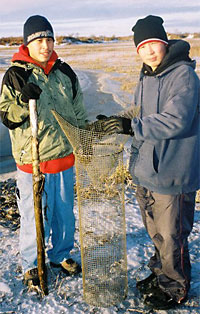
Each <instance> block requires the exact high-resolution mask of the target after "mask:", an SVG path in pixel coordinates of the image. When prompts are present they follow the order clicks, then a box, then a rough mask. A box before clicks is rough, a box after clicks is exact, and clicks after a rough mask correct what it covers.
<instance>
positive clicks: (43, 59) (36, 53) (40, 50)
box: [27, 38, 54, 67]
mask: <svg viewBox="0 0 200 314" xmlns="http://www.w3.org/2000/svg"><path fill="white" fill-rule="evenodd" d="M27 47H28V50H29V55H30V56H31V58H32V59H33V60H35V61H36V62H37V63H39V64H41V65H42V66H43V67H46V65H47V62H48V61H49V59H50V58H51V55H52V53H53V48H54V41H53V39H52V38H37V39H35V40H33V41H31V42H30V43H29V44H28V45H27Z"/></svg>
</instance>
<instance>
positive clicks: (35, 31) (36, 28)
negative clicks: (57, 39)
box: [24, 15, 54, 45]
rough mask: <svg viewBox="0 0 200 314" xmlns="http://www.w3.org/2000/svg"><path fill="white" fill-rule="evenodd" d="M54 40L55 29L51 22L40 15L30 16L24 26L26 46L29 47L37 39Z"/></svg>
mask: <svg viewBox="0 0 200 314" xmlns="http://www.w3.org/2000/svg"><path fill="white" fill-rule="evenodd" d="M47 37H50V38H53V40H54V34H53V28H52V26H51V24H50V23H49V21H48V20H47V19H46V18H45V17H44V16H40V15H33V16H30V17H29V18H28V19H27V21H26V22H25V24H24V44H25V45H28V44H29V43H30V42H31V41H33V40H35V39H37V38H47Z"/></svg>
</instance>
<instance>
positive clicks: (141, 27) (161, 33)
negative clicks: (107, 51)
mask: <svg viewBox="0 0 200 314" xmlns="http://www.w3.org/2000/svg"><path fill="white" fill-rule="evenodd" d="M162 24H163V19H162V18H161V17H159V16H154V15H148V16H147V17H145V18H144V19H140V20H138V21H137V23H136V24H135V25H134V26H133V28H132V31H133V32H134V42H135V46H136V48H137V51H138V50H139V48H140V47H141V46H142V45H144V44H146V43H147V42H152V41H159V42H162V43H164V44H166V45H167V44H168V38H167V34H166V32H165V30H164V27H163V26H162Z"/></svg>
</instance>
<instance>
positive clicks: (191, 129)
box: [129, 40, 200, 194]
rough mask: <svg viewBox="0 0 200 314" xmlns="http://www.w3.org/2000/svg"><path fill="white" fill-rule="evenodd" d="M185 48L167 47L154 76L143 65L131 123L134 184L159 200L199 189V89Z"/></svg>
mask: <svg viewBox="0 0 200 314" xmlns="http://www.w3.org/2000/svg"><path fill="white" fill-rule="evenodd" d="M189 48H190V46H189V44H188V43H187V42H185V41H182V40H179V41H171V42H170V44H169V48H168V51H167V54H166V56H165V57H164V59H163V61H162V63H161V65H160V66H159V67H158V68H157V69H156V71H155V72H151V69H150V68H149V67H148V66H146V65H143V69H142V71H141V75H140V80H139V83H138V85H137V88H136V92H135V105H137V106H141V116H140V118H135V119H133V120H132V128H133V130H134V133H135V137H134V138H133V143H132V147H131V157H130V169H129V170H130V173H131V174H132V176H133V181H134V182H135V183H136V184H138V185H141V186H143V187H146V188H147V189H149V190H151V191H154V192H157V193H161V194H178V193H188V192H192V191H196V190H198V189H199V188H200V84H199V78H198V76H197V74H196V73H195V70H194V69H195V61H192V60H191V59H190V58H189V56H188V53H189Z"/></svg>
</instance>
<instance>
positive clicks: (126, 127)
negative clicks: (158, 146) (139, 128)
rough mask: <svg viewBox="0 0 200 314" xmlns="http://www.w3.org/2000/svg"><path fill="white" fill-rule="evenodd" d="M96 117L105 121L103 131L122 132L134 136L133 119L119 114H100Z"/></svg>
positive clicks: (109, 132) (110, 132)
mask: <svg viewBox="0 0 200 314" xmlns="http://www.w3.org/2000/svg"><path fill="white" fill-rule="evenodd" d="M96 118H97V119H98V120H101V121H102V122H103V131H104V132H105V133H108V134H113V133H121V134H127V135H132V136H133V134H134V133H133V130H132V128H131V119H127V118H124V117H118V116H111V117H106V116H104V115H98V116H97V117H96Z"/></svg>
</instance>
